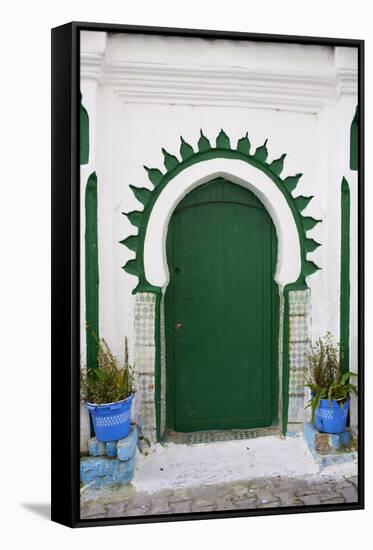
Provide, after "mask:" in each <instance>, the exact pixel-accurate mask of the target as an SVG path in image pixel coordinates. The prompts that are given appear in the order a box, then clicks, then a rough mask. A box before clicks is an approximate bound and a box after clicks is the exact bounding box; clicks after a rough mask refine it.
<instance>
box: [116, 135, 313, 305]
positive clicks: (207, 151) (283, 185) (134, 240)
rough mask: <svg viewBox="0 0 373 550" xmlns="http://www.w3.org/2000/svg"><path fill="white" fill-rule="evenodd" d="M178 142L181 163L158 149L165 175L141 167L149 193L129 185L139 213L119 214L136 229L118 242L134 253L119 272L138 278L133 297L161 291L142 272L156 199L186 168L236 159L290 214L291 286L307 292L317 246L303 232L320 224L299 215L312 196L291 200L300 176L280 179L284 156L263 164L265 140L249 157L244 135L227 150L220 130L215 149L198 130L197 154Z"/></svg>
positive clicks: (186, 144) (229, 142)
mask: <svg viewBox="0 0 373 550" xmlns="http://www.w3.org/2000/svg"><path fill="white" fill-rule="evenodd" d="M180 140H181V144H180V156H181V160H179V158H177V157H176V156H175V155H172V154H170V153H169V152H167V151H166V150H165V149H162V152H163V156H164V166H165V172H162V171H161V170H159V169H158V168H148V167H147V166H144V168H145V170H146V171H147V173H148V177H149V180H150V182H151V184H152V185H153V189H152V190H150V189H148V188H144V187H142V188H140V187H135V186H133V185H131V186H130V187H131V190H132V192H133V193H134V195H135V197H136V199H137V200H138V201H139V202H140V203H141V204H142V205H143V206H144V209H143V210H142V211H139V210H134V211H132V212H122V213H123V214H124V215H125V216H127V218H128V220H129V221H130V223H131V224H132V225H134V226H135V227H137V228H138V234H137V235H131V236H129V237H127V238H126V239H124V240H122V241H120V243H121V244H123V245H125V246H126V247H127V248H129V249H130V250H131V251H133V252H135V253H136V257H135V258H134V259H130V260H128V261H127V263H126V264H125V265H124V266H123V269H124V270H125V271H126V272H127V273H130V274H131V275H136V276H137V277H138V285H137V286H136V288H135V289H134V290H133V294H135V293H137V292H154V293H156V294H157V293H159V292H160V291H161V289H160V288H159V287H155V286H153V285H151V284H150V283H149V282H148V281H147V280H146V276H145V270H144V242H145V236H146V231H147V226H148V222H149V218H150V214H151V212H152V210H153V208H154V205H155V204H156V202H157V199H158V197H159V195H160V194H161V192H162V191H163V189H164V188H165V187H166V185H168V184H169V183H170V182H171V181H172V180H173V178H174V177H175V176H177V175H178V174H179V173H180V172H182V171H183V170H185V169H186V168H189V167H190V166H192V165H193V164H196V163H199V162H204V161H206V160H211V159H216V158H226V159H237V160H241V161H243V162H247V163H248V164H251V165H252V166H254V167H255V168H257V169H258V170H261V171H262V172H264V173H265V174H266V175H267V176H268V177H269V178H270V179H271V180H272V182H273V183H274V185H276V186H277V187H278V189H279V190H280V191H281V193H282V194H283V196H284V197H285V199H286V202H287V204H288V206H289V208H290V210H291V212H292V215H293V218H294V221H295V224H296V227H297V230H298V236H299V243H300V249H301V272H300V275H299V278H298V280H297V281H296V282H295V283H293V284H292V285H291V286H292V287H293V288H297V289H302V288H307V283H306V278H307V277H308V276H310V275H312V274H313V273H315V272H316V271H318V270H319V269H320V267H319V266H318V265H316V264H315V263H314V262H313V261H312V260H310V259H309V258H308V254H310V253H312V252H313V251H314V250H316V248H318V247H319V246H320V243H318V242H317V241H315V240H314V239H312V238H309V237H307V232H308V231H310V230H311V229H313V228H314V227H315V226H316V225H317V224H318V223H320V222H321V220H317V219H315V218H313V217H310V216H303V215H302V211H303V210H304V209H305V208H306V206H307V205H308V204H309V202H310V201H311V200H312V198H313V197H312V196H309V197H305V196H303V195H300V196H297V197H294V196H293V194H292V193H293V192H294V191H295V189H296V187H297V185H298V182H299V180H300V178H301V177H302V174H296V175H295V176H289V177H287V178H284V179H282V178H281V177H280V174H281V172H282V170H283V166H284V160H285V157H286V154H283V155H281V157H279V158H278V159H276V160H274V161H272V162H271V163H267V162H266V159H267V157H268V150H267V140H266V141H265V142H264V144H263V145H261V146H260V147H258V148H257V149H256V150H255V151H254V153H253V154H251V143H250V140H249V138H248V134H247V133H246V135H245V136H244V137H242V138H240V139H239V140H238V142H237V147H236V149H233V148H232V147H231V140H230V139H229V137H228V136H227V134H226V133H225V132H224V130H221V131H220V133H219V135H218V136H217V138H216V146H215V147H213V146H211V143H210V141H209V140H208V138H207V137H206V136H205V135H204V134H203V132H202V130H201V135H200V138H199V140H198V145H197V148H198V149H197V151H195V150H194V149H193V147H192V146H191V145H190V144H189V143H187V142H186V141H185V140H184V139H183V137H181V138H180Z"/></svg>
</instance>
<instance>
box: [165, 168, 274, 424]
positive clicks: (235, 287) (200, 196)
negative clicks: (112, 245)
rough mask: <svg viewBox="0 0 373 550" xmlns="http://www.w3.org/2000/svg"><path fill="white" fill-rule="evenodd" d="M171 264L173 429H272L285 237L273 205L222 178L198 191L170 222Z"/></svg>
mask: <svg viewBox="0 0 373 550" xmlns="http://www.w3.org/2000/svg"><path fill="white" fill-rule="evenodd" d="M167 258H168V265H169V271H170V283H169V285H168V287H167V291H166V294H165V321H166V322H165V332H166V354H167V355H166V365H167V376H166V380H167V426H168V427H169V428H171V429H174V430H176V431H178V432H192V431H200V430H216V429H223V430H224V429H240V428H241V429H242V428H258V427H266V426H267V427H268V426H272V425H274V423H276V422H277V413H278V368H277V364H278V361H277V359H278V324H277V319H278V316H279V312H278V287H277V285H276V283H275V281H274V272H275V268H276V263H277V238H276V231H275V228H274V226H273V223H272V219H271V217H270V216H269V214H268V212H267V211H266V209H265V207H264V206H263V204H262V203H261V202H260V201H259V200H258V199H257V197H256V196H255V195H254V194H253V193H251V192H250V191H248V190H247V189H245V188H243V187H241V186H239V185H236V184H234V183H231V182H229V181H228V180H226V179H223V178H217V179H214V180H213V181H211V182H209V183H206V184H204V185H202V186H200V187H198V188H197V189H195V190H194V191H192V192H191V193H189V194H188V195H187V196H186V197H185V198H184V199H183V201H182V202H181V203H180V204H179V205H178V207H177V209H176V210H175V212H174V214H173V216H172V218H171V221H170V225H169V231H168V238H167ZM237 273H239V274H240V276H239V277H237ZM177 323H180V325H181V326H180V327H179V328H178V327H177V326H176V324H177Z"/></svg>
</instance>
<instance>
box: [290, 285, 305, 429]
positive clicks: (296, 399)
mask: <svg viewBox="0 0 373 550" xmlns="http://www.w3.org/2000/svg"><path fill="white" fill-rule="evenodd" d="M289 329H290V330H289V340H290V341H289V410H288V422H289V423H292V424H293V423H303V422H304V420H305V419H306V418H307V417H308V412H307V411H306V410H305V409H304V406H305V404H306V402H307V399H308V397H307V396H308V392H307V389H306V388H305V382H306V376H307V352H308V351H309V344H310V291H309V290H296V291H292V292H289Z"/></svg>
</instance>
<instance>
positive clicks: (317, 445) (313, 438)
mask: <svg viewBox="0 0 373 550" xmlns="http://www.w3.org/2000/svg"><path fill="white" fill-rule="evenodd" d="M303 435H304V439H305V441H306V443H307V445H308V448H309V450H310V451H311V453H312V455H313V457H314V458H315V459H316V460H317V462H319V463H320V464H321V465H323V466H328V465H329V464H335V463H338V462H346V461H348V460H354V459H355V458H356V457H357V453H356V450H355V449H354V442H353V441H352V436H351V432H350V430H348V429H346V430H345V431H343V432H341V433H339V434H328V433H323V432H320V431H319V430H318V429H317V428H316V427H315V426H314V424H313V423H312V422H305V423H304V428H303Z"/></svg>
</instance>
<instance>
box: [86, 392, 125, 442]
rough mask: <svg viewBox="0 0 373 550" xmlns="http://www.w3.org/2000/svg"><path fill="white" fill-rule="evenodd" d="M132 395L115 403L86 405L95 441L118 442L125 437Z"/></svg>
mask: <svg viewBox="0 0 373 550" xmlns="http://www.w3.org/2000/svg"><path fill="white" fill-rule="evenodd" d="M133 397H134V395H133V394H132V395H130V396H129V397H127V399H123V400H122V401H118V402H117V403H104V404H103V405H96V404H95V403H89V402H88V403H87V407H88V410H89V412H90V413H91V417H92V422H93V426H94V429H95V434H96V439H97V441H101V442H102V443H106V442H107V441H118V440H119V439H123V437H127V435H128V434H129V432H130V425H131V406H132V400H133Z"/></svg>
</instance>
